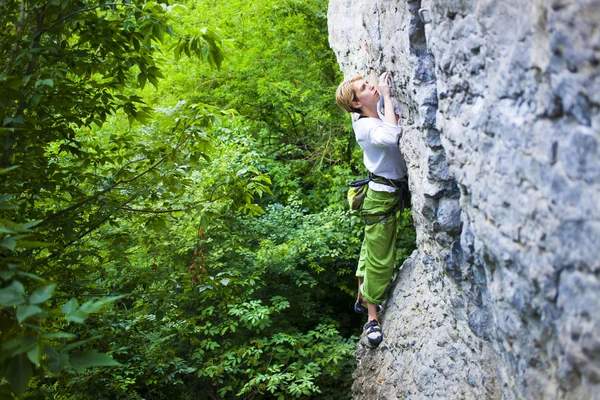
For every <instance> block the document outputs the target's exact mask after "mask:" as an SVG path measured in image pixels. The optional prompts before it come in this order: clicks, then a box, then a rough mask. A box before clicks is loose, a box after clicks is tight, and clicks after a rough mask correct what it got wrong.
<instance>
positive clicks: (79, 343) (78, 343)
mask: <svg viewBox="0 0 600 400" xmlns="http://www.w3.org/2000/svg"><path fill="white" fill-rule="evenodd" d="M101 337H102V335H96V336H92V337H91V338H88V339H85V340H79V341H77V342H74V343H70V344H68V345H66V346H65V347H63V349H62V351H64V352H68V351H71V350H73V349H75V348H77V347H79V346H81V345H84V344H86V343H89V342H91V341H92V340H96V339H100V338H101Z"/></svg>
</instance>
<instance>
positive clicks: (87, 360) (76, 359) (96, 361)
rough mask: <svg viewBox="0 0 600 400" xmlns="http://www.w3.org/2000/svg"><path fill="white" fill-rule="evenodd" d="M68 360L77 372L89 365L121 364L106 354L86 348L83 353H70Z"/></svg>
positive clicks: (108, 365)
mask: <svg viewBox="0 0 600 400" xmlns="http://www.w3.org/2000/svg"><path fill="white" fill-rule="evenodd" d="M69 362H70V364H71V367H73V369H75V371H78V372H81V371H83V370H84V369H86V368H90V367H115V366H119V365H121V364H120V363H119V362H117V361H115V360H113V359H112V358H111V357H109V356H108V355H106V354H103V353H99V352H98V351H97V350H88V351H84V352H83V353H78V354H71V355H70V357H69Z"/></svg>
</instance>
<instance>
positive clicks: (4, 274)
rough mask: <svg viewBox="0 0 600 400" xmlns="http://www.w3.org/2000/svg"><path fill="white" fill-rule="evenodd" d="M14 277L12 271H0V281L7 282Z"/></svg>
mask: <svg viewBox="0 0 600 400" xmlns="http://www.w3.org/2000/svg"><path fill="white" fill-rule="evenodd" d="M14 275H15V272H14V271H0V279H2V280H3V281H7V280H9V279H10V278H12V277H13V276H14Z"/></svg>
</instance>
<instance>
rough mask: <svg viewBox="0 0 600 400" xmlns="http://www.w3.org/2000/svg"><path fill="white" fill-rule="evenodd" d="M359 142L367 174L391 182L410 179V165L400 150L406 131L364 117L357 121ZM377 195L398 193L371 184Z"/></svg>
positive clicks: (356, 131)
mask: <svg viewBox="0 0 600 400" xmlns="http://www.w3.org/2000/svg"><path fill="white" fill-rule="evenodd" d="M353 126H354V134H355V136H356V141H357V142H358V144H359V146H360V147H361V148H362V150H363V153H364V164H365V167H366V168H367V170H369V171H370V172H372V173H374V174H375V175H378V176H382V177H384V178H387V179H402V178H404V177H405V176H406V162H405V161H404V157H402V154H401V153H400V149H399V148H398V141H399V140H400V137H401V136H402V127H401V126H399V125H391V124H388V123H386V122H383V121H382V120H381V119H379V118H372V117H362V118H359V119H357V120H356V121H354V123H353ZM369 188H370V189H372V190H375V191H377V192H395V191H396V189H395V188H393V187H391V186H388V185H384V184H381V183H377V182H369Z"/></svg>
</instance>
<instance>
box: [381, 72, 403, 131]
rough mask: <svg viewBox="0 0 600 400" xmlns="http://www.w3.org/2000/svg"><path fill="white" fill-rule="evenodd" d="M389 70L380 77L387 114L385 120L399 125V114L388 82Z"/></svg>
mask: <svg viewBox="0 0 600 400" xmlns="http://www.w3.org/2000/svg"><path fill="white" fill-rule="evenodd" d="M388 77H389V72H384V73H383V74H381V77H379V85H378V86H379V89H378V90H379V95H381V96H383V107H384V109H385V115H384V117H383V121H384V122H386V123H388V124H390V125H398V116H397V115H396V113H395V112H394V103H393V101H392V92H391V90H390V86H389V83H388Z"/></svg>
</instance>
